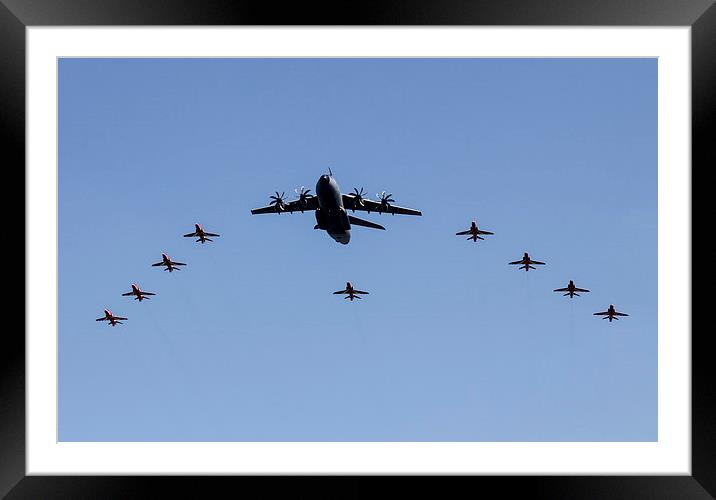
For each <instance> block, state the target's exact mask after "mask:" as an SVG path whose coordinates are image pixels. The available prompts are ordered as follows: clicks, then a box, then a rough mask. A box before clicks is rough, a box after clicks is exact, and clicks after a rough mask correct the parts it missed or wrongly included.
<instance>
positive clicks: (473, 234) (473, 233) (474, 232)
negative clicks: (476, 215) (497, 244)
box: [455, 221, 495, 242]
mask: <svg viewBox="0 0 716 500" xmlns="http://www.w3.org/2000/svg"><path fill="white" fill-rule="evenodd" d="M466 234H469V235H470V236H468V237H467V239H468V240H472V241H474V242H477V240H478V239H480V240H484V239H485V238H480V236H478V235H479V234H495V233H491V232H490V231H483V230H482V229H478V227H477V222H475V221H472V224H471V225H470V229H468V230H467V231H460V232H459V233H455V236H464V235H466Z"/></svg>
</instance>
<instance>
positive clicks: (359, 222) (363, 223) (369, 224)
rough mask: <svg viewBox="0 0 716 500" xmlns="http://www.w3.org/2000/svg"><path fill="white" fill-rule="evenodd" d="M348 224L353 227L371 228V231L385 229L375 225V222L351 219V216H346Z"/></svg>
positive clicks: (356, 218)
mask: <svg viewBox="0 0 716 500" xmlns="http://www.w3.org/2000/svg"><path fill="white" fill-rule="evenodd" d="M348 222H350V223H351V224H352V225H355V226H363V227H371V228H373V229H383V230H385V228H384V227H383V226H381V225H380V224H376V223H375V222H370V221H367V220H363V219H359V218H358V217H353V216H352V215H349V216H348Z"/></svg>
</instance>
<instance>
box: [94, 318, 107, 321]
mask: <svg viewBox="0 0 716 500" xmlns="http://www.w3.org/2000/svg"><path fill="white" fill-rule="evenodd" d="M106 319H107V318H97V319H96V320H95V321H105V320H106Z"/></svg>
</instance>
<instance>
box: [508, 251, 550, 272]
mask: <svg viewBox="0 0 716 500" xmlns="http://www.w3.org/2000/svg"><path fill="white" fill-rule="evenodd" d="M508 264H510V265H513V264H523V265H522V266H520V269H524V270H525V271H529V270H530V269H536V268H535V267H532V264H537V265H540V266H543V265H544V262H540V261H538V260H532V259H530V256H529V255H528V254H527V252H525V255H524V256H523V257H522V260H516V261H514V262H509V263H508Z"/></svg>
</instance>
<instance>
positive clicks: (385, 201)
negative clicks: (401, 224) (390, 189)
mask: <svg viewBox="0 0 716 500" xmlns="http://www.w3.org/2000/svg"><path fill="white" fill-rule="evenodd" d="M376 196H377V197H378V199H379V200H380V206H381V208H382V210H384V211H387V210H388V208H389V207H390V203H391V202H395V200H394V199H393V198H391V196H393V195H392V194H388V195H386V194H385V191H383V192H382V193H380V194H377V193H376Z"/></svg>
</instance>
